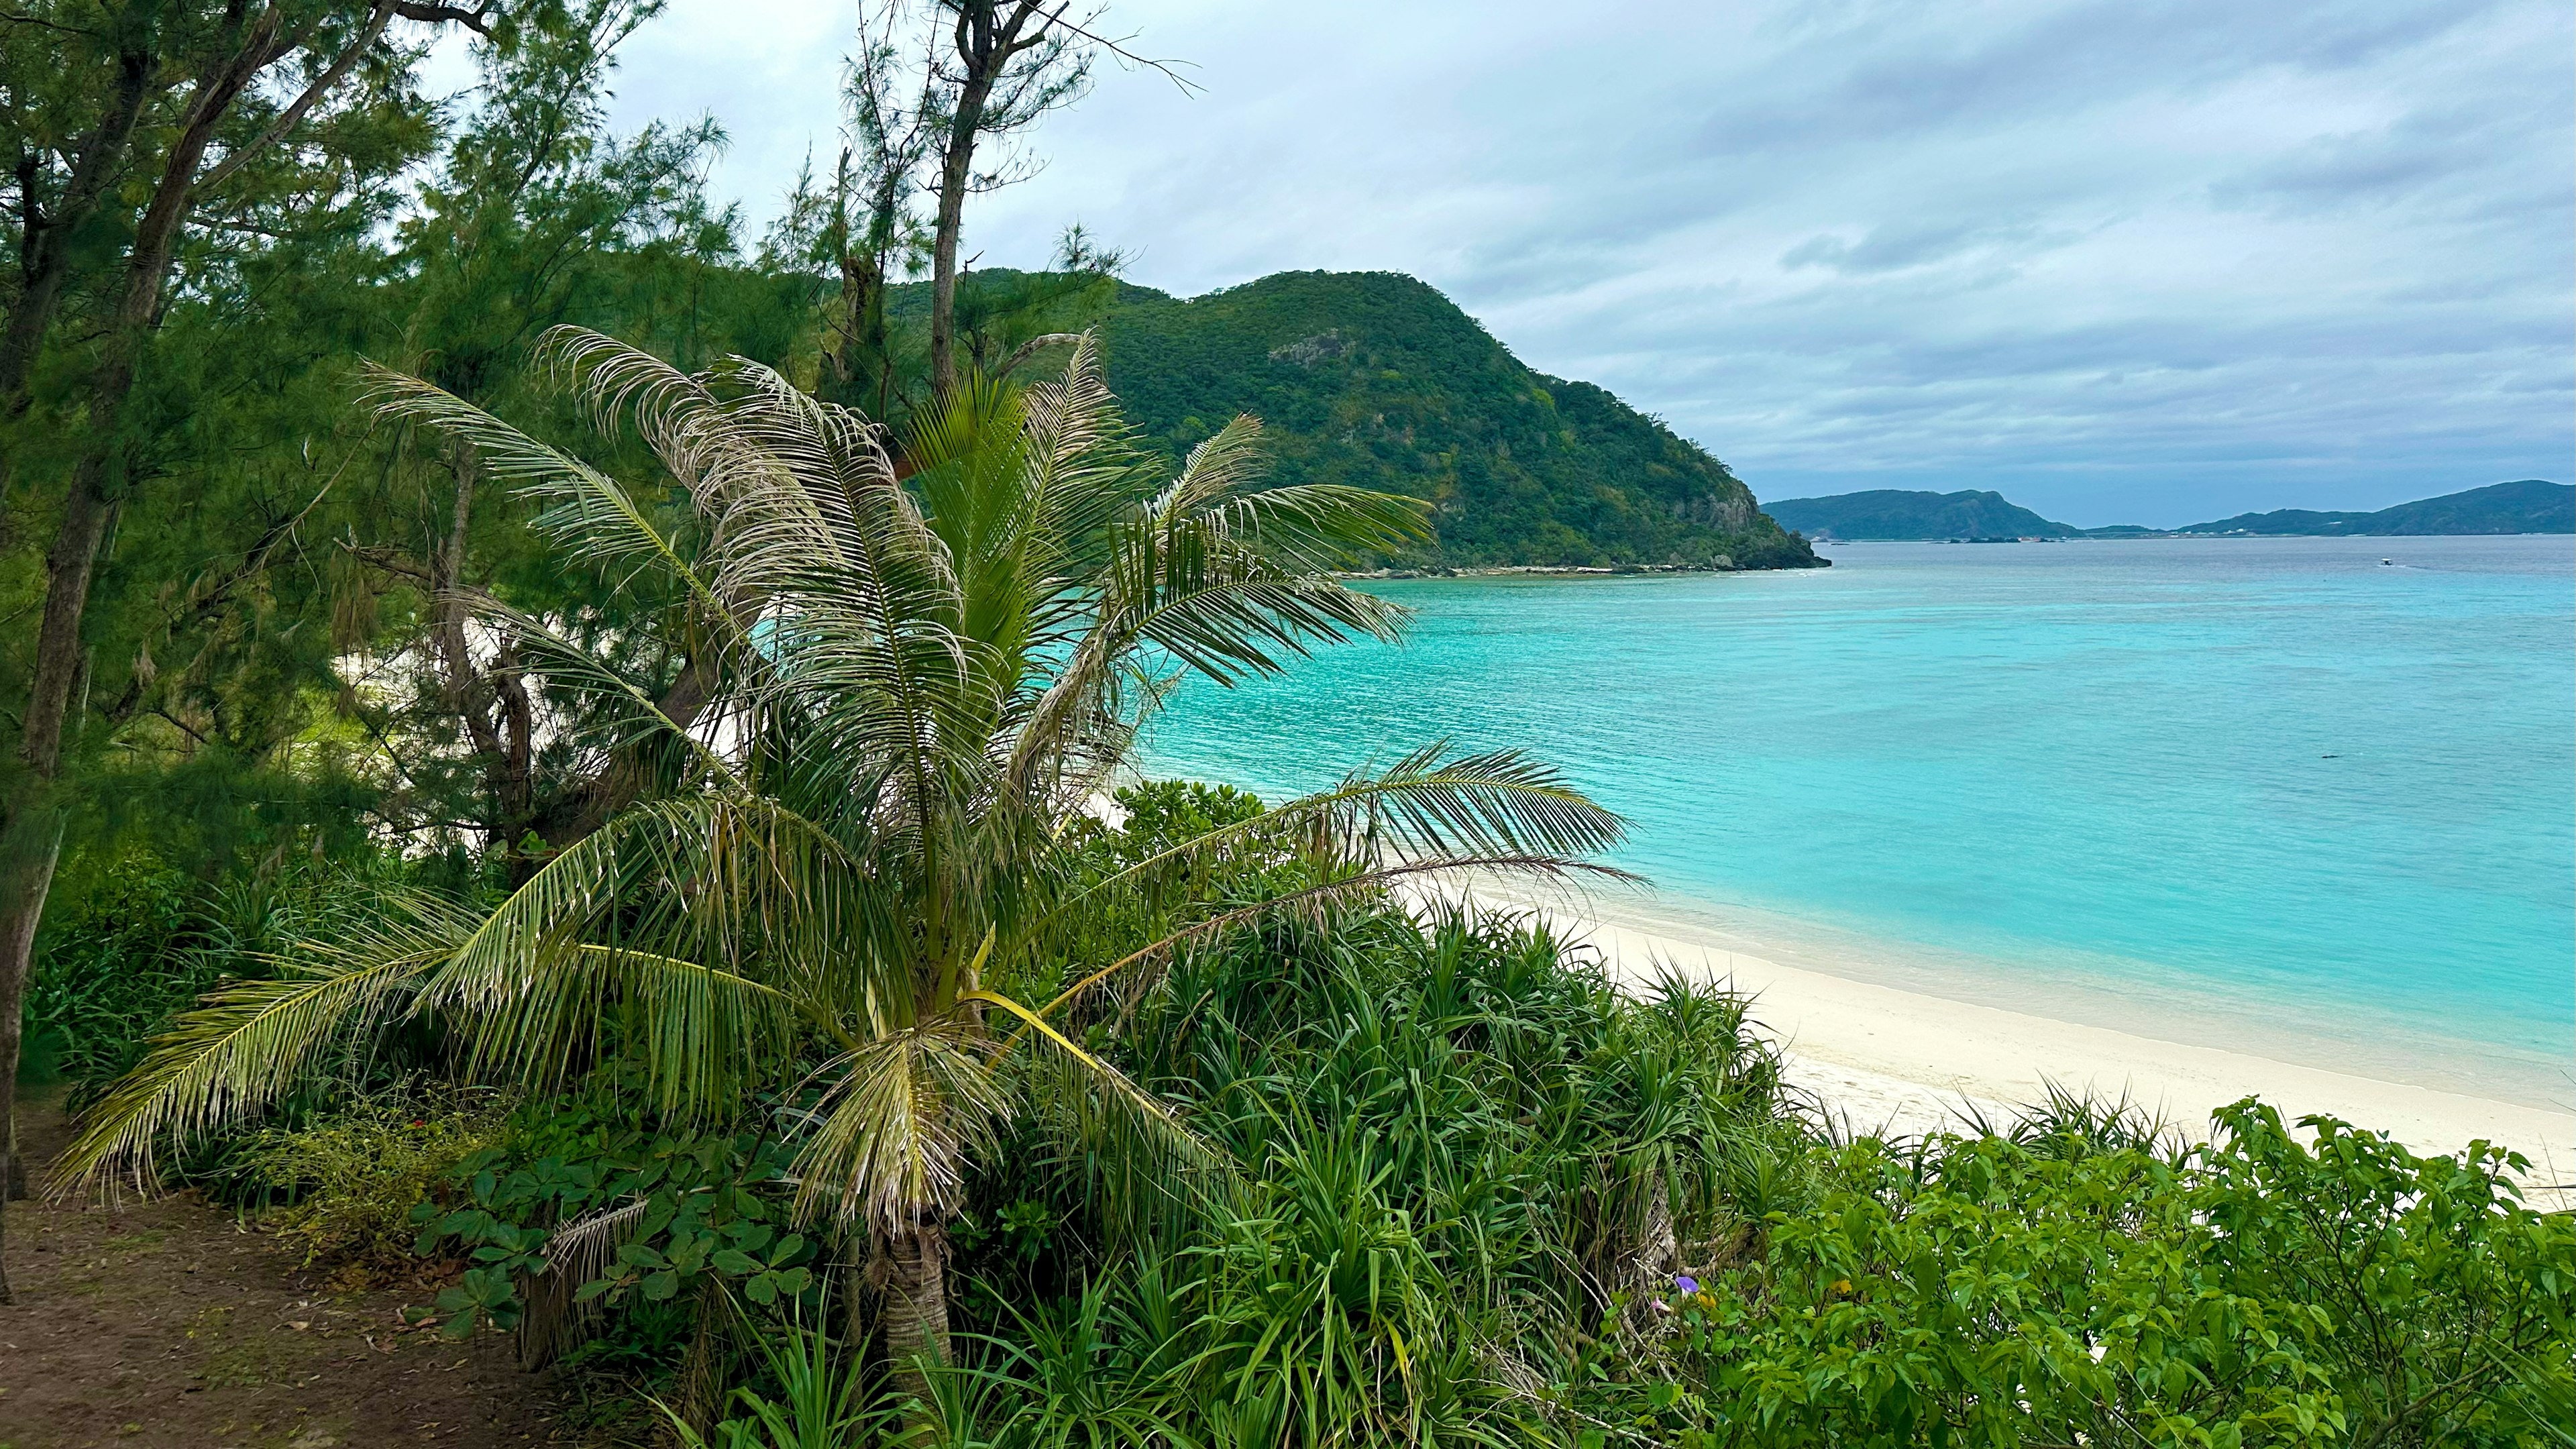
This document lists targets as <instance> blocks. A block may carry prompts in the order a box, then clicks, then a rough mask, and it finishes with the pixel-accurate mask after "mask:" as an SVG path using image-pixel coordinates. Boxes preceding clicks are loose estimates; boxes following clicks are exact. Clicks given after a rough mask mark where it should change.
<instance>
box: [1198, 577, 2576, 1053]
mask: <svg viewBox="0 0 2576 1449" xmlns="http://www.w3.org/2000/svg"><path fill="white" fill-rule="evenodd" d="M1832 556H1833V557H1834V560H1835V563H1836V567H1834V568H1832V569H1830V570H1817V571H1809V572H1800V573H1781V574H1738V575H1698V576H1679V577H1637V578H1604V579H1577V580H1520V579H1514V580H1508V581H1505V580H1425V581H1406V582H1391V583H1387V584H1383V585H1372V587H1375V588H1379V589H1381V590H1382V591H1383V592H1384V593H1385V594H1387V595H1388V596H1390V597H1392V598H1395V599H1399V600H1401V601H1402V602H1404V603H1405V604H1408V605H1410V606H1412V607H1413V608H1414V609H1416V610H1417V611H1418V617H1417V619H1416V621H1415V625H1414V629H1413V632H1412V637H1411V639H1410V640H1409V641H1408V643H1407V644H1406V645H1404V646H1402V647H1400V648H1386V647H1382V646H1377V645H1360V646H1350V647H1345V648H1341V649H1336V650H1332V651H1328V652H1326V653H1324V654H1323V655H1321V656H1319V657H1318V658H1316V659H1315V660H1312V661H1309V662H1307V663H1304V664H1301V665H1300V666H1298V667H1297V668H1296V669H1295V670H1294V671H1292V672H1291V673H1290V674H1289V675H1288V676H1287V677H1285V678H1283V679H1278V680H1273V681H1267V682H1263V683H1259V684H1255V685H1250V686H1246V687H1243V688H1239V689H1235V690H1231V691H1229V690H1224V689H1220V688H1216V687H1214V686H1211V685H1207V684H1205V683H1203V682H1197V681H1194V682H1192V683H1191V684H1189V685H1187V686H1185V687H1184V688H1183V689H1182V691H1181V692H1180V694H1179V696H1178V697H1177V698H1176V699H1175V700H1174V701H1173V705H1172V708H1171V710H1170V711H1169V713H1168V714H1167V715H1166V716H1165V717H1164V718H1163V720H1162V721H1161V722H1160V723H1159V724H1158V725H1157V727H1156V728H1155V730H1154V732H1153V734H1152V735H1151V736H1150V737H1149V742H1148V748H1149V759H1150V760H1151V762H1152V767H1153V768H1154V769H1155V770H1157V771H1158V772H1161V773H1186V774H1194V775H1199V776H1203V777H1206V778H1212V779H1226V780H1232V781H1235V782H1238V783H1243V784H1248V785H1251V786H1253V787H1255V788H1261V789H1265V790H1267V791H1270V792H1274V793H1275V792H1281V791H1286V790H1294V789H1305V788H1314V787H1317V786H1320V785H1322V784H1324V783H1327V782H1328V781H1330V780H1331V779H1333V778H1334V777H1336V776H1338V775H1339V774H1340V773H1341V772H1342V771H1343V770H1344V769H1346V768H1348V767H1349V766H1351V765H1354V764H1358V763H1362V762H1365V761H1368V760H1370V759H1384V758H1386V757H1388V756H1390V755H1392V754H1394V753H1395V752H1396V751H1398V750H1400V749H1402V748H1404V747H1406V746H1408V745H1411V744H1414V743H1417V742H1421V741H1424V740H1427V739H1431V738H1436V737H1440V736H1447V737H1450V738H1452V739H1454V740H1456V741H1458V742H1459V743H1461V744H1464V745H1476V746H1485V745H1497V744H1517V745H1522V746H1525V747H1527V748H1529V749H1530V750H1531V751H1533V752H1534V753H1536V754H1539V755H1540V756H1542V757H1544V758H1546V759H1548V760H1550V761H1552V762H1554V763H1556V764H1558V765H1560V766H1561V767H1563V768H1564V769H1565V770H1566V771H1567V772H1568V774H1570V775H1571V777H1572V778H1573V780H1574V781H1575V783H1577V784H1578V785H1580V786H1581V787H1582V788H1584V789H1585V790H1587V791H1589V792H1591V793H1592V794H1593V795H1594V796H1595V798H1597V799H1599V800H1601V801H1602V802H1604V803H1605V804H1608V805H1610V806H1611V807H1613V808H1615V809H1617V810H1619V811H1621V812H1623V813H1624V814H1626V815H1627V816H1628V817H1629V819H1630V821H1631V822H1632V825H1633V830H1634V834H1633V837H1632V839H1631V841H1630V843H1629V845H1628V847H1627V848H1626V849H1625V850H1624V851H1623V852H1622V854H1621V855H1620V856H1619V857H1618V862H1617V863H1619V864H1621V865H1624V866H1627V867H1629V868H1630V869H1633V870H1636V871H1639V872H1642V873H1643V874H1645V875H1647V876H1649V877H1651V878H1652V879H1653V881H1654V883H1655V885H1656V887H1657V889H1658V895H1657V896H1656V897H1654V898H1653V899H1652V900H1651V901H1649V902H1646V903H1643V904H1644V905H1645V906H1650V907H1651V908H1652V909H1653V910H1654V911H1658V912H1662V913H1664V914H1667V915H1678V916H1688V917H1692V918H1694V919H1696V920H1699V921H1701V922H1704V923H1705V924H1706V925H1707V926H1709V927H1710V928H1711V929H1715V930H1718V931H1721V932H1724V933H1731V934H1732V935H1734V936H1736V937H1740V938H1743V939H1745V940H1747V941H1748V942H1750V943H1754V944H1758V945H1760V946H1762V947H1763V948H1765V949H1767V950H1769V951H1771V952H1772V953H1773V954H1775V955H1777V956H1780V957H1781V958H1783V959H1789V960H1806V961H1809V962H1810V963H1830V964H1832V965H1834V966H1835V967H1836V969H1842V970H1847V971H1851V972H1853V973H1855V974H1861V975H1867V976H1873V977H1877V978H1881V979H1888V980H1890V981H1892V982H1894V983H1896V984H1902V985H1908V986H1912V987H1915V988H1917V989H1930V990H1934V991H1937V992H1941V993H1944V994H1949V995H1954V996H1959V997H1962V998H1965V999H1973V1000H1987V1001H1992V1002H1995V1003H1997V1004H2002V1005H2010V1006H2017V1007H2021V1008H2024V1009H2032V1010H2038V1011H2040V1012H2042V1013H2044V1014H2049V1015H2055V1016H2062V1017H2072V1018H2075V1019H2081V1020H2091V1021H2096V1022H2098V1023H2100V1024H2104V1025H2113V1026H2120V1027H2124V1028H2128V1029H2131V1030H2139V1031H2144V1032H2147V1033H2149V1034H2153V1035H2158V1036H2165V1037H2169V1038H2180V1039H2196V1040H2206V1041H2208V1042H2210V1043H2211V1044H2214V1045H2226V1046H2234V1047H2240V1048H2245V1047H2250V1048H2253V1049H2257V1050H2261V1051H2266V1052H2269V1053H2271V1054H2274V1055H2278V1056H2285V1057H2289V1058H2292V1059H2298V1060H2308V1061H2313V1062H2317V1063H2319V1064H2322V1065H2329V1066H2336V1067H2341V1068H2344V1069H2348V1070H2362V1071H2367V1072H2371V1073H2373V1074H2376V1075H2383V1076H2389V1077H2394V1078H2397V1079H2401V1080H2416V1081H2422V1082H2424V1083H2426V1084H2428V1085H2440V1086H2451V1087H2465V1088H2469V1089H2472V1090H2479V1091H2485V1092H2489V1093H2493V1094H2497V1095H2504V1096H2511V1097H2515V1098H2520V1099H2524V1100H2530V1101H2535V1102H2544V1101H2548V1102H2561V1103H2563V1102H2566V1101H2568V1100H2570V1099H2571V1098H2576V540H2570V539H2567V538H2489V539H2466V538H2455V539H2284V540H2171V541H2168V540H2140V541H2134V542H2100V543H2090V542H2088V543H2068V544H2046V545H2041V544H2018V545H1939V544H1927V545H1915V544H1863V545H1852V546H1847V547H1843V548H1840V549H1836V550H1833V551H1832ZM2383 558H2387V559H2391V560H2393V561H2394V562H2393V563H2392V564H2386V565H2383V564H2382V563H2381V562H2380V560H2381V559H2383ZM1632 908H1638V907H1635V906H1634V905H1633V904H1632ZM1612 909H1616V907H1615V906H1614V907H1612Z"/></svg>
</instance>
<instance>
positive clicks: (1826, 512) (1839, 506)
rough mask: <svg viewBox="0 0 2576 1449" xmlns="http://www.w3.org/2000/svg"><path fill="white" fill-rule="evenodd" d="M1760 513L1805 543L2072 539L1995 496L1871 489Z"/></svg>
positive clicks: (1783, 503) (1780, 502)
mask: <svg viewBox="0 0 2576 1449" xmlns="http://www.w3.org/2000/svg"><path fill="white" fill-rule="evenodd" d="M1763 511H1764V512H1766V513H1768V514H1770V515H1771V516H1772V517H1773V518H1776V519H1778V520H1780V526H1781V527H1783V528H1794V529H1796V530H1798V531H1799V532H1800V533H1803V534H1805V535H1807V536H1808V537H1809V538H1875V539H1930V538H2072V537H2074V536H2075V534H2077V533H2078V532H2080V530H2078V529H2074V528H2070V527H2068V526H2067V525H2065V524H2063V523H2051V522H2049V521H2048V520H2047V519H2045V518H2042V517H2040V516H2039V515H2038V514H2036V513H2033V512H2031V511H2030V510H2029V509H2027V508H2024V507H2022V506H2021V505H2019V504H2017V503H2012V502H2008V501H2006V499H2005V498H2004V496H2003V495H2002V494H2000V493H1915V492H1908V491H1906V490H1904V489H1900V488H1875V489H1871V490H1870V491H1868V492H1866V493H1839V494H1836V495H1834V496H1833V497H1830V498H1783V499H1775V500H1774V501H1772V502H1771V503H1768V504H1766V505H1764V507H1763Z"/></svg>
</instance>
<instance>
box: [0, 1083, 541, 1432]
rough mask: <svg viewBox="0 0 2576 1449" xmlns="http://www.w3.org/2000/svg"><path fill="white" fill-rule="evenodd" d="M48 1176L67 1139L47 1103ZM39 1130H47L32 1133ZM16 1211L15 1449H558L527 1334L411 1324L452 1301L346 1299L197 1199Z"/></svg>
mask: <svg viewBox="0 0 2576 1449" xmlns="http://www.w3.org/2000/svg"><path fill="white" fill-rule="evenodd" d="M20 1110H21V1111H22V1112H24V1113H26V1115H25V1116H23V1117H21V1119H20V1124H21V1126H20V1130H21V1133H22V1135H23V1136H24V1137H25V1139H26V1141H27V1145H28V1146H29V1147H30V1148H31V1149H32V1151H30V1153H29V1154H28V1155H29V1157H30V1159H31V1160H33V1161H36V1162H40V1163H41V1162H46V1161H50V1160H51V1159H52V1156H53V1154H54V1152H55V1151H56V1150H58V1149H59V1148H60V1147H61V1145H62V1143H63V1140H64V1136H65V1133H64V1125H63V1122H62V1119H61V1117H60V1115H59V1114H58V1113H56V1112H54V1111H52V1110H51V1109H50V1106H49V1105H46V1104H37V1105H35V1106H34V1107H33V1109H32V1110H30V1109H29V1107H28V1106H27V1105H26V1104H22V1105H21V1108H20ZM31 1129H32V1130H31ZM38 1192H39V1197H38V1199H37V1200H35V1201H30V1202H17V1203H12V1204H10V1205H9V1239H8V1242H9V1255H10V1256H9V1277H10V1282H11V1285H12V1286H13V1287H14V1288H15V1289H16V1290H17V1302H16V1303H15V1304H13V1305H11V1306H9V1307H6V1308H0V1449H89V1446H94V1445H95V1446H120V1449H121V1446H153V1449H160V1446H169V1449H211V1446H239V1449H347V1446H363V1449H396V1446H412V1445H439V1446H442V1449H446V1446H478V1449H479V1446H521V1445H530V1444H542V1443H547V1442H551V1440H552V1434H551V1430H552V1428H553V1422H552V1415H553V1408H554V1406H553V1403H552V1401H551V1399H550V1396H549V1395H548V1394H547V1393H546V1391H545V1389H544V1387H543V1384H542V1382H541V1381H540V1380H538V1379H536V1378H534V1377H531V1376H530V1375H527V1374H524V1373H521V1372H520V1371H519V1368H518V1365H517V1361H516V1359H515V1357H514V1356H513V1353H512V1349H511V1344H510V1340H508V1339H507V1338H504V1337H500V1336H498V1335H485V1336H481V1337H478V1338H476V1339H474V1340H473V1341H471V1342H468V1343H463V1344H458V1343H452V1342H449V1341H447V1340H446V1339H443V1338H441V1337H439V1335H438V1334H437V1332H436V1331H435V1330H434V1329H431V1330H426V1331H423V1330H413V1329H409V1328H407V1327H406V1326H405V1325H404V1324H403V1322H402V1318H401V1310H402V1308H403V1305H404V1304H405V1303H406V1302H411V1303H425V1302H427V1301H428V1299H429V1298H430V1297H431V1296H432V1294H433V1291H434V1290H432V1289H431V1288H429V1287H427V1286H421V1287H416V1288H414V1289H412V1290H411V1291H410V1292H409V1294H408V1295H406V1294H405V1293H402V1292H392V1293H360V1294H336V1295H335V1294H331V1293H328V1292H326V1291H324V1290H323V1289H322V1288H321V1287H320V1285H319V1284H318V1283H317V1282H315V1281H314V1280H313V1279H312V1278H311V1277H310V1276H309V1275H305V1274H301V1273H299V1272H297V1271H296V1258H295V1256H294V1255H292V1254H290V1253H287V1252H285V1251H284V1250H282V1249H281V1248H279V1247H278V1246H277V1245H276V1243H275V1242H274V1241H273V1240H271V1239H270V1238H269V1237H267V1236H266V1235H264V1234H262V1233H259V1232H257V1231H255V1230H252V1229H248V1228H245V1227H243V1226H241V1225H239V1224H237V1223H235V1221H234V1220H233V1218H232V1216H231V1215H230V1214H228V1213H225V1212H222V1211H219V1210H216V1209H213V1208H210V1207H208V1206H206V1205H205V1204H204V1203H202V1202H200V1201H198V1200H197V1199H196V1198H194V1197H193V1196H180V1197H173V1198H167V1199H163V1200H161V1201H157V1202H150V1203H128V1204H127V1205H126V1206H125V1207H124V1208H123V1210H121V1211H117V1210H110V1209H106V1208H98V1207H83V1206H67V1207H57V1206H51V1205H48V1204H46V1203H45V1202H44V1201H43V1200H42V1197H41V1193H42V1186H41V1184H39V1187H38Z"/></svg>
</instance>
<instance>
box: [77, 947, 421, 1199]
mask: <svg viewBox="0 0 2576 1449" xmlns="http://www.w3.org/2000/svg"><path fill="white" fill-rule="evenodd" d="M468 924H469V923H468V921H467V920H466V918H465V917H464V916H462V915H461V914H460V913H458V912H457V911H456V910H455V909H454V908H452V907H450V906H447V905H445V904H444V903H442V902H439V901H436V900H434V899H431V898H427V897H410V898H405V899H402V900H400V901H397V902H392V903H389V908H388V909H387V910H386V911H385V912H383V913H382V914H381V915H379V916H378V917H377V918H376V919H374V920H372V921H362V922H358V923H353V924H349V925H346V926H345V927H344V928H343V929H344V930H345V932H346V934H345V936H343V937H342V938H341V939H337V940H333V941H328V942H308V943H303V944H302V946H301V947H300V948H299V949H298V950H296V951H295V952H294V953H293V954H291V955H287V956H283V957H280V958H277V959H275V960H273V961H272V962H271V963H270V964H271V966H272V968H273V969H274V970H275V971H276V972H277V975H275V976H274V977H270V978H265V979H258V980H248V981H237V982H234V983H232V984H230V985H228V986H224V987H221V988H219V989H217V990H215V991H213V992H210V993H208V995H207V996H206V998H205V1004H204V1005H203V1006H201V1007H199V1008H198V1009H196V1010H194V1011H191V1012H188V1013H186V1014H184V1015H182V1016H180V1017H179V1019H178V1020H177V1021H176V1022H174V1023H173V1024H172V1026H171V1028H170V1030H169V1031H168V1032H166V1033H164V1034H163V1035H161V1036H160V1037H157V1038H155V1039H154V1041H153V1043H152V1046H151V1050H150V1051H149V1052H148V1053H147V1054H146V1055H145V1056H144V1059H143V1061H142V1063H141V1065H139V1066H137V1067H136V1068H135V1069H134V1070H133V1071H132V1072H130V1073H128V1074H126V1076H125V1077H123V1078H122V1079H120V1080H119V1081H118V1082H117V1084H116V1085H115V1087H113V1088H112V1089H110V1091H109V1092H108V1094H107V1095H106V1096H105V1097H104V1098H102V1099H101V1100H100V1101H99V1102H98V1103H97V1104H96V1105H95V1106H93V1107H91V1108H90V1109H89V1110H88V1111H87V1112H85V1113H83V1114H82V1117H81V1130H80V1135H79V1136H78V1137H77V1138H75V1139H74V1140H73V1142H72V1145H71V1146H70V1148H69V1149H67V1150H66V1151H65V1152H64V1154H63V1159H62V1170H61V1171H60V1173H59V1174H58V1178H57V1180H58V1181H59V1182H60V1183H61V1184H62V1185H63V1190H65V1191H69V1190H73V1189H75V1188H79V1187H86V1186H94V1185H98V1184H100V1183H103V1182H104V1181H106V1180H108V1179H109V1178H110V1176H111V1175H113V1174H120V1173H121V1174H124V1175H126V1176H127V1177H129V1178H130V1179H131V1180H132V1182H133V1183H134V1184H135V1186H137V1187H138V1188H145V1189H148V1188H149V1186H150V1185H151V1183H152V1181H153V1177H154V1165H155V1160H156V1158H157V1156H158V1154H159V1152H160V1151H161V1149H162V1148H163V1147H165V1146H168V1145H171V1144H173V1143H184V1142H187V1141H190V1140H194V1139H199V1138H203V1137H205V1136H208V1135H211V1134H213V1133H215V1132H219V1131H221V1130H223V1129H225V1128H227V1127H231V1126H235V1125H238V1124H240V1123H242V1122H245V1121H248V1120H250V1119H251V1118H253V1117H255V1116H256V1115H257V1114H258V1113H259V1112H261V1111H262V1110H263V1109H265V1108H266V1107H268V1106H269V1105H270V1104H272V1103H274V1102H275V1101H277V1100H278V1099H279V1098H281V1097H283V1096H285V1095H286V1094H287V1093H288V1092H290V1091H292V1090H293V1089H294V1088H295V1087H297V1086H298V1085H299V1084H301V1083H303V1082H304V1081H306V1080H308V1079H309V1078H310V1077H311V1076H312V1075H313V1074H314V1072H315V1071H316V1070H317V1069H318V1068H319V1067H320V1066H321V1064H322V1063H323V1062H324V1061H325V1060H326V1059H327V1058H328V1056H329V1055H330V1054H331V1052H332V1051H333V1049H334V1048H339V1047H348V1046H351V1045H354V1044H355V1043H357V1042H358V1041H360V1040H362V1039H364V1038H365V1037H366V1036H368V1035H370V1034H371V1033H372V1032H373V1031H374V1029H375V1028H377V1027H379V1026H381V1025H383V1024H384V1023H386V1022H388V1021H390V1020H392V1019H393V1018H394V1017H396V1016H398V1015H400V1014H401V1012H402V1010H403V1009H404V1007H405V1006H406V1005H407V1004H408V1003H409V1001H410V1000H411V998H412V994H413V993H414V991H415V990H416V989H417V987H418V985H419V983H420V982H421V980H422V979H423V978H424V977H426V976H427V975H428V974H429V973H431V972H432V971H434V970H435V969H436V968H437V967H438V966H439V965H441V964H442V963H444V962H445V961H446V960H447V959H448V958H449V956H450V955H451V954H452V953H453V952H454V951H455V949H456V946H457V943H458V942H459V941H460V940H462V939H463V938H464V936H465V933H466V930H467V927H468Z"/></svg>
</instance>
